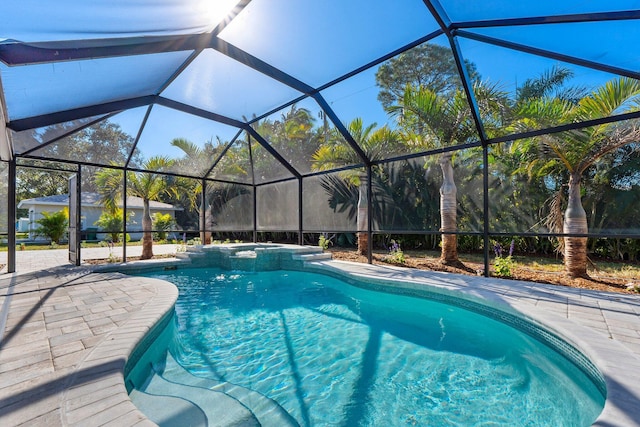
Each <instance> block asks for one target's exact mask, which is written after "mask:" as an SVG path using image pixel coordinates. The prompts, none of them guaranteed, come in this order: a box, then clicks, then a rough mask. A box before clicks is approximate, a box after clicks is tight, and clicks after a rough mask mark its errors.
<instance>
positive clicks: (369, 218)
mask: <svg viewBox="0 0 640 427" xmlns="http://www.w3.org/2000/svg"><path fill="white" fill-rule="evenodd" d="M372 181H373V178H372V172H371V165H367V262H368V263H369V264H373V232H372V230H373V190H372V189H371V187H372V185H371V184H372Z"/></svg>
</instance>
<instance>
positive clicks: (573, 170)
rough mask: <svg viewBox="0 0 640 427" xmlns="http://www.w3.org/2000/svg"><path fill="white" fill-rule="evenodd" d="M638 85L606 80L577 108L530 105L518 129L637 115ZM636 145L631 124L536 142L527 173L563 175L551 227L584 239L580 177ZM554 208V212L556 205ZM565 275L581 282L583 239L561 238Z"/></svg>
mask: <svg viewBox="0 0 640 427" xmlns="http://www.w3.org/2000/svg"><path fill="white" fill-rule="evenodd" d="M638 102H640V82H638V81H637V80H634V79H630V78H624V77H623V78H619V79H617V80H611V81H609V82H607V83H606V84H605V85H603V86H601V87H599V88H597V89H596V90H595V91H593V92H592V93H590V94H588V95H587V96H584V97H583V98H581V99H580V100H578V101H577V102H571V101H567V100H562V99H558V98H555V97H554V98H542V99H534V100H532V101H531V102H530V103H528V104H524V105H523V106H522V108H521V109H520V111H519V114H520V115H521V118H520V123H521V124H522V126H523V127H525V128H528V127H531V126H536V127H540V125H541V124H542V125H553V124H556V123H558V122H559V121H561V122H563V123H567V122H583V121H587V120H592V119H597V118H601V117H609V116H612V115H614V114H620V113H624V112H628V111H632V110H637V108H638ZM639 139H640V125H639V124H638V123H637V122H636V121H626V122H615V123H605V124H601V125H596V126H592V127H588V128H583V129H577V130H572V131H570V132H564V133H558V134H549V135H544V136H542V137H540V138H539V139H538V141H539V142H540V143H541V144H542V146H543V147H542V148H543V150H541V152H542V153H543V154H545V156H540V154H539V153H540V151H538V155H537V156H536V158H535V159H534V160H533V162H534V164H532V166H531V167H530V169H531V170H532V171H537V172H538V174H541V173H545V174H546V173H548V172H549V170H550V169H552V168H554V167H556V168H558V167H559V168H561V169H564V171H565V172H566V173H567V174H568V180H569V182H568V198H567V207H566V209H565V211H564V218H562V219H561V220H559V221H556V223H558V224H559V225H560V224H561V225H562V230H563V232H564V233H566V234H587V233H588V225H587V216H586V212H585V210H584V207H583V206H582V200H581V188H582V187H581V184H582V179H583V174H584V173H585V171H587V170H588V169H589V168H591V167H592V166H593V165H594V164H595V163H596V162H597V161H598V160H599V159H601V158H602V157H603V156H605V155H607V154H609V153H612V152H614V151H615V150H617V149H619V148H621V147H623V146H625V145H627V144H630V143H633V142H637V141H638V140H639ZM555 206H559V204H558V203H556V204H555ZM564 257H565V271H566V273H567V274H568V275H569V276H571V277H584V276H587V263H588V260H587V238H586V237H571V236H568V237H565V238H564Z"/></svg>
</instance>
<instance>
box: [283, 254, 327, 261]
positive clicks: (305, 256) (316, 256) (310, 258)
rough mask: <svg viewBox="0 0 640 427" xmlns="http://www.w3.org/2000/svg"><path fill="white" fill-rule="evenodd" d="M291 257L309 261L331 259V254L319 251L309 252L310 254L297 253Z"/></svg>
mask: <svg viewBox="0 0 640 427" xmlns="http://www.w3.org/2000/svg"><path fill="white" fill-rule="evenodd" d="M291 258H292V259H294V260H298V261H304V262H311V261H324V260H329V259H332V256H331V254H330V253H327V252H324V253H322V252H321V253H311V254H298V255H293V256H292V257H291Z"/></svg>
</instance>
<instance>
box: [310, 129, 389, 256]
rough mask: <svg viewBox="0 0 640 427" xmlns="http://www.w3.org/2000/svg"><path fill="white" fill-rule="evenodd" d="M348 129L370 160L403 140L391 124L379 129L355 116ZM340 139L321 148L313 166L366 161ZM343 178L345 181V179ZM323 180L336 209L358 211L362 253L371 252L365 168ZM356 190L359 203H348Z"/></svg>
mask: <svg viewBox="0 0 640 427" xmlns="http://www.w3.org/2000/svg"><path fill="white" fill-rule="evenodd" d="M347 130H348V131H349V133H350V134H351V135H352V137H353V139H354V140H355V142H356V143H357V144H358V145H359V146H360V148H361V149H362V151H363V152H364V154H365V156H366V157H367V159H369V160H375V159H379V158H381V157H382V156H383V154H384V153H388V152H392V151H394V150H396V149H397V147H398V146H399V145H400V144H401V139H400V135H399V134H398V133H397V132H394V131H393V130H391V129H389V128H388V127H387V126H383V127H381V128H378V129H376V124H375V123H372V124H370V125H368V126H364V124H363V122H362V119H361V118H356V119H354V120H352V121H351V122H350V123H349V125H348V126H347ZM339 141H340V139H339V138H337V137H332V138H329V139H328V141H327V142H326V143H325V144H323V145H321V146H320V148H318V150H317V151H316V152H315V153H314V154H313V156H312V169H313V170H331V169H336V168H340V167H343V166H350V165H357V164H361V163H363V159H361V158H360V157H359V155H358V153H356V151H354V150H353V149H351V148H350V147H348V146H347V145H345V144H342V143H340V142H339ZM340 181H343V183H342V182H340ZM321 182H322V184H321V185H322V186H323V187H324V188H325V191H327V193H328V194H329V195H330V196H331V198H332V199H333V201H331V200H330V201H329V204H330V206H331V207H332V208H333V209H336V208H337V207H338V205H341V206H342V208H341V209H342V210H344V209H347V208H350V209H351V212H350V214H349V216H350V217H353V216H354V214H355V213H357V215H356V223H357V228H358V253H360V254H367V251H368V235H367V233H365V232H364V230H367V228H368V224H367V223H368V215H369V212H368V209H367V207H368V200H367V197H368V189H367V179H366V176H365V175H364V173H363V171H362V170H361V169H350V170H347V171H343V172H340V173H339V178H334V177H331V176H330V175H327V176H325V177H323V178H322V181H321ZM354 191H356V194H357V203H356V206H355V207H354V206H353V205H352V204H351V203H346V201H347V200H349V199H351V200H353V198H351V197H350V196H349V194H353V192H354ZM336 196H337V198H336ZM341 196H342V197H341ZM345 196H346V197H345Z"/></svg>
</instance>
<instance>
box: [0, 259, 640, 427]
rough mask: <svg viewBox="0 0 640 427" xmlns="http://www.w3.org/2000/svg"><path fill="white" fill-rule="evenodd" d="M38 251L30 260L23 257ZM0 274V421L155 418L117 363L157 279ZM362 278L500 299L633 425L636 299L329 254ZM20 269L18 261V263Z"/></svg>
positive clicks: (168, 290)
mask: <svg viewBox="0 0 640 427" xmlns="http://www.w3.org/2000/svg"><path fill="white" fill-rule="evenodd" d="M33 256H34V257H36V258H37V255H33ZM30 263H31V264H30V265H38V264H39V265H40V266H41V269H34V270H32V271H30V272H26V273H20V268H21V265H20V264H18V265H17V270H18V273H17V274H5V275H2V276H0V331H4V335H3V336H2V339H1V340H0V426H22V425H25V426H27V425H28V426H47V427H48V426H58V425H64V426H67V425H69V426H103V425H104V426H133V425H136V426H144V425H153V423H151V422H150V421H149V420H147V419H146V418H145V417H144V415H143V414H142V413H140V412H139V411H138V410H137V408H135V406H134V405H133V404H132V403H131V401H130V400H129V399H128V396H127V394H126V390H125V387H124V380H123V377H122V370H123V367H124V365H125V363H126V360H127V357H128V356H129V354H130V353H131V352H132V350H133V348H134V347H135V345H136V343H137V342H138V341H139V340H140V339H141V338H142V337H143V336H144V334H145V333H146V332H147V331H148V330H149V329H150V328H151V327H152V326H153V325H154V324H155V323H157V322H158V321H159V320H160V319H161V318H162V316H163V315H164V314H165V313H166V312H167V311H169V310H171V308H172V307H173V304H174V302H175V300H176V298H177V291H176V288H175V287H174V286H173V285H171V284H168V283H166V282H163V281H160V280H154V279H148V278H140V277H128V276H125V275H123V274H120V273H99V272H96V271H92V270H91V269H90V268H89V267H72V266H58V267H50V266H48V265H47V264H46V262H45V261H44V258H40V263H38V262H37V260H31V261H30ZM317 264H318V265H323V266H324V267H327V266H329V268H336V269H341V270H345V271H350V272H351V273H353V274H356V275H361V276H376V277H387V278H389V279H392V280H403V281H409V282H416V283H426V284H430V285H434V286H439V287H444V288H446V289H448V290H454V291H459V292H464V293H467V294H469V295H474V296H477V297H481V298H484V299H486V300H489V301H492V302H499V303H500V304H507V305H508V306H510V307H513V308H515V309H517V310H519V311H521V312H523V313H525V314H527V315H530V316H532V317H534V318H537V319H540V320H541V321H543V322H544V323H545V324H548V325H550V326H551V327H552V328H554V329H555V330H558V331H562V332H564V333H566V334H569V335H570V336H571V338H572V340H573V341H574V342H576V343H577V344H578V345H579V347H580V348H581V349H583V348H584V349H586V350H587V354H588V355H589V357H591V358H592V360H593V361H594V362H595V363H596V365H597V366H598V367H599V368H604V369H603V373H604V374H605V378H606V380H607V387H608V390H607V391H608V399H607V406H606V407H605V412H606V413H607V416H606V417H604V418H603V419H601V420H600V421H599V422H598V423H597V425H601V426H605V425H606V426H625V427H626V426H640V296H637V295H623V294H615V293H602V292H595V291H588V290H580V289H572V288H563V287H554V286H548V285H540V284H534V283H526V282H514V281H507V280H499V279H485V278H481V277H468V276H458V275H453V274H446V273H436V272H424V271H417V270H408V269H400V268H394V267H382V266H370V265H366V264H364V265H363V264H353V263H345V262H338V261H329V262H326V261H322V262H318V263H317ZM25 265H26V264H25Z"/></svg>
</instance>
